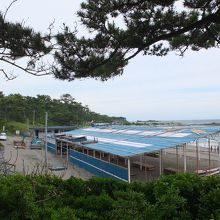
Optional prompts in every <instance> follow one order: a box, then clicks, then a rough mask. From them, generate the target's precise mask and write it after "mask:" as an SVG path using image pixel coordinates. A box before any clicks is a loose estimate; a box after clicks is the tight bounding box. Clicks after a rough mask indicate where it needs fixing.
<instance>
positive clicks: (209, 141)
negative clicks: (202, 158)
mask: <svg viewBox="0 0 220 220" xmlns="http://www.w3.org/2000/svg"><path fill="white" fill-rule="evenodd" d="M208 145H209V168H208V169H209V170H210V169H211V140H210V138H209V139H208Z"/></svg>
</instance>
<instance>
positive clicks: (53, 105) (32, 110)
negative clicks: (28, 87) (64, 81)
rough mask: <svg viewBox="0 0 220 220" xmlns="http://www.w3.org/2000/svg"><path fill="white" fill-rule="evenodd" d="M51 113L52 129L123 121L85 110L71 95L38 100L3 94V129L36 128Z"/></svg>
mask: <svg viewBox="0 0 220 220" xmlns="http://www.w3.org/2000/svg"><path fill="white" fill-rule="evenodd" d="M46 111H47V112H48V115H49V117H48V124H49V125H86V124H87V123H90V122H91V121H94V122H105V123H106V122H110V123H111V122H114V121H116V120H117V121H118V120H119V121H120V120H124V121H126V119H125V118H123V117H109V116H107V115H101V114H99V113H95V112H93V111H91V110H90V109H89V107H88V106H83V105H82V103H80V102H77V101H76V100H75V99H74V98H73V97H72V96H71V95H69V94H64V95H62V96H61V97H60V98H59V99H52V98H51V97H50V96H48V95H37V96H36V97H30V96H22V95H20V94H11V95H8V96H6V95H4V94H3V93H2V92H0V126H2V125H6V126H7V124H10V122H11V121H13V122H21V123H25V124H27V126H28V124H29V125H30V126H33V125H43V124H44V120H45V112H46Z"/></svg>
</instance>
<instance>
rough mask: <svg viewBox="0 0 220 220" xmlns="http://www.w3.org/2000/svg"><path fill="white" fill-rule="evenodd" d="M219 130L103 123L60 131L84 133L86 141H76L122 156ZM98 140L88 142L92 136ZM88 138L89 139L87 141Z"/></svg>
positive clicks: (77, 134) (216, 127)
mask: <svg viewBox="0 0 220 220" xmlns="http://www.w3.org/2000/svg"><path fill="white" fill-rule="evenodd" d="M217 132H220V127H218V126H214V127H209V126H199V127H191V126H188V127H175V128H171V127H146V126H106V127H89V128H82V129H77V130H73V131H68V132H63V134H66V135H71V136H73V137H74V136H76V137H77V136H86V138H87V140H88V144H82V143H80V142H79V143H78V144H80V145H82V146H86V147H88V148H90V149H94V150H99V151H102V152H106V153H111V154H114V155H118V156H122V157H131V156H134V155H138V154H143V153H149V152H154V151H159V150H161V149H166V148H172V147H175V146H177V145H182V144H185V143H190V142H192V141H195V140H197V139H199V138H205V137H208V136H210V135H212V134H215V133H217ZM94 139H96V140H98V142H94V143H91V142H92V140H94ZM90 140H91V141H90ZM89 141H90V142H89Z"/></svg>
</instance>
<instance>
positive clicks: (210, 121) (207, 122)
mask: <svg viewBox="0 0 220 220" xmlns="http://www.w3.org/2000/svg"><path fill="white" fill-rule="evenodd" d="M165 122H170V121H165ZM172 122H177V123H181V124H183V125H211V124H218V125H220V119H200V120H172Z"/></svg>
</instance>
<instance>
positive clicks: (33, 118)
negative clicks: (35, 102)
mask: <svg viewBox="0 0 220 220" xmlns="http://www.w3.org/2000/svg"><path fill="white" fill-rule="evenodd" d="M34 125H35V109H34V110H33V126H34Z"/></svg>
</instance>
